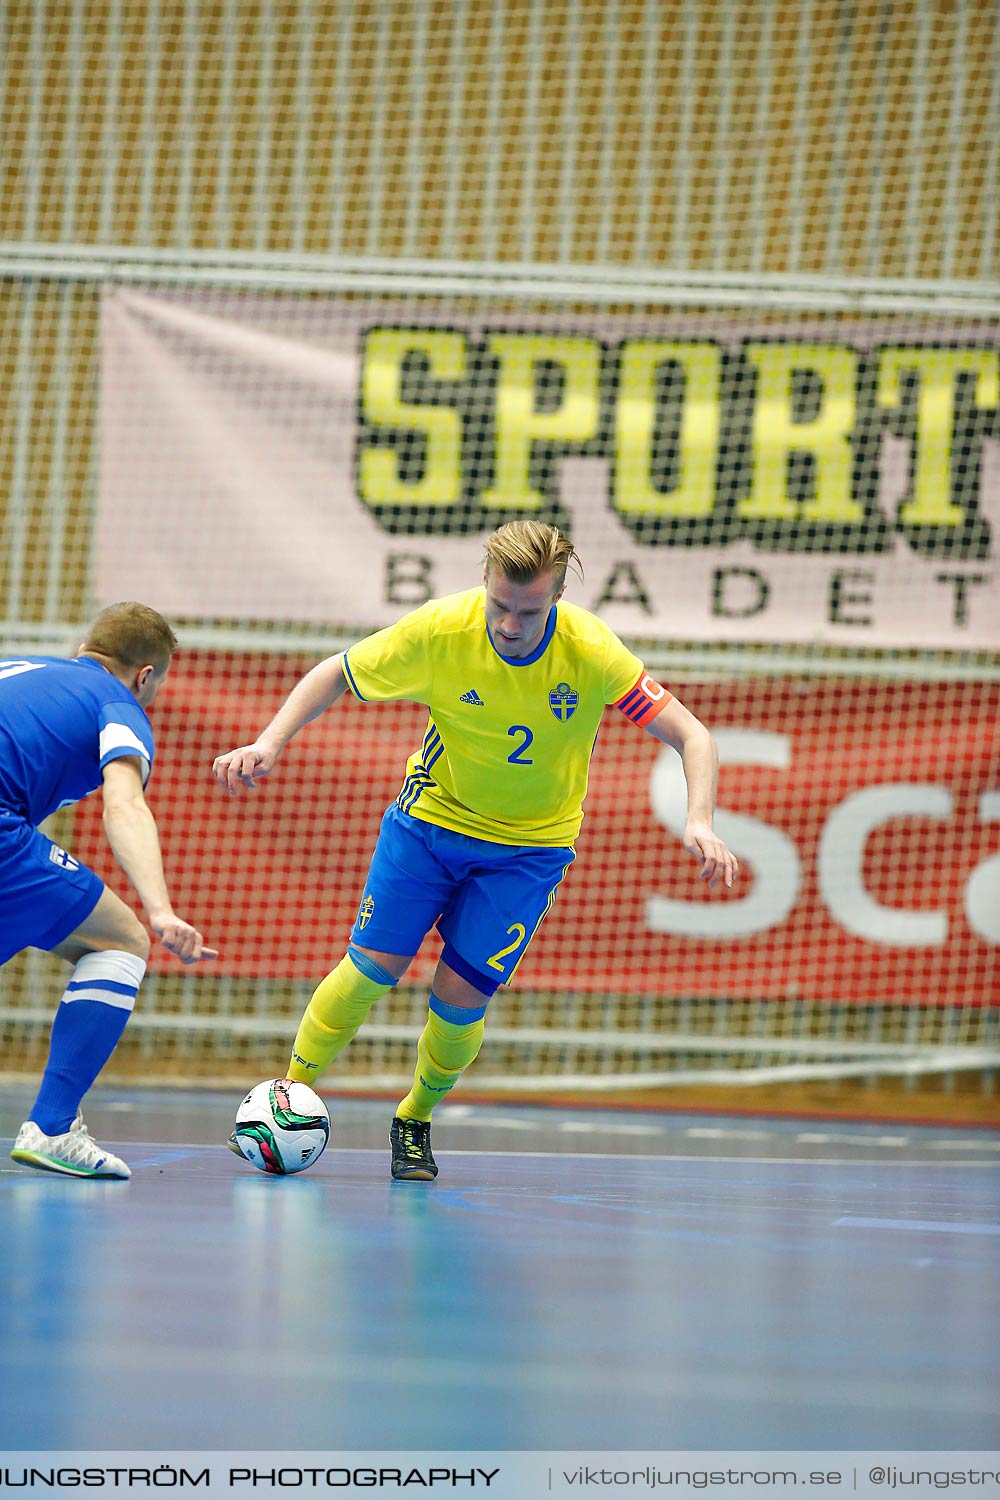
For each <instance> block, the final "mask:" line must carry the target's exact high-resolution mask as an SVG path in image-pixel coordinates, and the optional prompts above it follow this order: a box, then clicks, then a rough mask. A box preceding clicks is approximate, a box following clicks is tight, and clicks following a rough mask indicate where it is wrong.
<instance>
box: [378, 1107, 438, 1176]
mask: <svg viewBox="0 0 1000 1500" xmlns="http://www.w3.org/2000/svg"><path fill="white" fill-rule="evenodd" d="M389 1144H390V1146H391V1147H392V1175H393V1177H394V1178H395V1179H396V1181H397V1182H430V1181H431V1180H432V1179H433V1178H435V1177H436V1176H437V1174H438V1169H437V1162H436V1161H435V1160H434V1157H433V1156H432V1155H431V1126H430V1121H429V1120H401V1119H400V1118H399V1116H398V1115H396V1117H395V1118H394V1119H393V1122H392V1125H391V1126H390V1128H389Z"/></svg>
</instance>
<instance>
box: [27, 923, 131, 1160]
mask: <svg viewBox="0 0 1000 1500" xmlns="http://www.w3.org/2000/svg"><path fill="white" fill-rule="evenodd" d="M145 972H146V965H145V962H144V961H143V960H142V959H141V958H137V957H136V956H135V954H134V953H122V952H118V951H112V952H109V953H88V954H86V955H85V956H84V957H83V958H81V959H80V962H79V963H78V964H77V966H76V968H75V969H74V970H73V975H72V978H71V979H70V982H69V984H68V985H67V986H66V989H65V992H64V993H63V997H62V1000H61V1002H60V1005H59V1009H58V1010H57V1012H56V1018H55V1020H54V1021H53V1023H52V1037H51V1040H50V1042H49V1060H48V1062H47V1064H46V1066H45V1072H44V1073H43V1075H42V1082H41V1087H40V1088H39V1090H38V1097H37V1099H36V1100H35V1103H34V1105H33V1107H32V1110H31V1114H30V1116H29V1118H30V1119H32V1120H34V1122H35V1124H36V1125H37V1126H38V1128H39V1130H41V1131H43V1132H44V1134H45V1135H62V1134H63V1133H64V1132H65V1131H67V1130H68V1129H69V1128H70V1126H71V1125H72V1123H73V1121H74V1120H75V1119H76V1114H77V1110H78V1109H79V1108H80V1101H81V1099H82V1098H83V1096H84V1094H85V1093H86V1092H87V1090H88V1089H89V1088H90V1086H91V1084H92V1083H93V1082H94V1079H95V1078H96V1077H97V1075H98V1073H100V1071H101V1069H102V1068H103V1067H104V1064H105V1063H106V1062H107V1060H108V1058H109V1057H110V1056H111V1054H112V1052H113V1051H114V1050H115V1048H116V1047H117V1045H118V1041H119V1038H120V1037H121V1034H122V1032H123V1031H124V1030H125V1026H126V1024H127V1022H128V1018H129V1016H130V1015H131V1014H132V1008H133V1006H134V1005H135V997H136V993H137V991H138V989H139V985H140V983H141V982H142V976H143V974H145Z"/></svg>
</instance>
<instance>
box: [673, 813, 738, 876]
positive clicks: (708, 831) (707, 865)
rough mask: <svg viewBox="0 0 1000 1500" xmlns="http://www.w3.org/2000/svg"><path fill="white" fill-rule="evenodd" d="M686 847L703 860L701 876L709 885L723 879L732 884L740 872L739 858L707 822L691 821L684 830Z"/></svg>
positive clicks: (690, 852) (696, 857)
mask: <svg viewBox="0 0 1000 1500" xmlns="http://www.w3.org/2000/svg"><path fill="white" fill-rule="evenodd" d="M684 847H685V849H686V850H687V851H688V853H689V854H693V855H694V857H695V859H700V860H701V878H702V880H705V881H707V882H708V884H709V886H714V885H717V884H718V882H719V881H720V880H721V881H722V882H723V884H724V885H727V886H731V885H732V884H733V881H734V880H735V879H736V877H737V875H738V874H739V873H740V865H739V860H738V859H737V858H736V855H735V854H734V853H733V851H732V850H731V849H730V848H729V847H728V846H727V845H726V844H724V843H723V841H722V839H720V838H719V835H718V834H717V833H715V832H714V831H713V829H712V828H710V827H709V825H708V824H707V823H689V824H688V825H687V827H686V828H685V830H684Z"/></svg>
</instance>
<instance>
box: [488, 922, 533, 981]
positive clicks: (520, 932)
mask: <svg viewBox="0 0 1000 1500" xmlns="http://www.w3.org/2000/svg"><path fill="white" fill-rule="evenodd" d="M512 932H516V933H517V936H516V937H515V939H514V941H513V942H512V943H508V945H507V947H506V948H501V949H500V952H499V953H494V955H493V957H492V958H488V959H487V960H486V962H487V963H488V964H489V966H490V968H491V969H499V970H500V973H501V974H502V973H503V964H502V962H501V959H504V958H506V957H507V955H508V954H509V953H513V952H514V950H515V948H520V946H521V944H522V943H523V942H524V928H523V927H522V926H521V924H520V922H515V923H514V925H513V927H508V928H507V935H508V937H509V936H510V934H511V933H512Z"/></svg>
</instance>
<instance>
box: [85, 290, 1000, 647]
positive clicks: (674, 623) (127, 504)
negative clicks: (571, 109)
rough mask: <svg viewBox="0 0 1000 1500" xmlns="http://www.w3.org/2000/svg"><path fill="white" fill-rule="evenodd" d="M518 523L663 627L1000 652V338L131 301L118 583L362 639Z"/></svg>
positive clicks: (102, 576)
mask: <svg viewBox="0 0 1000 1500" xmlns="http://www.w3.org/2000/svg"><path fill="white" fill-rule="evenodd" d="M522 516H535V517H537V518H539V519H542V520H552V521H556V522H558V523H559V524H561V525H562V526H563V527H564V528H565V529H567V530H568V531H569V532H570V534H571V535H572V537H573V540H574V543H575V545H576V547H577V550H578V552H579V554H580V556H581V558H582V561H583V565H584V569H585V579H584V581H583V582H580V581H578V580H572V579H571V583H570V590H569V594H568V597H572V598H573V599H574V600H575V601H576V602H578V603H581V604H584V605H586V606H587V607H588V608H591V609H594V610H596V611H597V612H598V613H599V614H601V615H602V616H603V617H604V618H605V619H607V620H608V622H609V623H610V624H611V625H612V626H613V628H614V629H616V630H617V631H618V632H619V633H620V634H622V635H625V636H628V637H631V638H633V639H636V640H642V639H661V640H663V639H666V640H674V641H677V640H688V641H729V642H776V643H801V644H816V645H832V646H848V647H893V648H944V649H951V650H996V649H1000V570H998V567H997V561H996V558H997V535H998V529H1000V352H998V349H997V347H996V338H995V330H994V331H992V332H991V330H990V329H989V328H988V327H986V326H985V325H978V326H977V327H973V328H970V327H969V326H968V325H963V326H957V325H948V324H946V323H945V322H943V321H939V322H937V323H935V324H934V325H932V326H931V325H928V323H927V322H926V320H925V321H923V322H916V321H915V322H913V323H912V324H905V323H901V322H900V321H899V320H893V321H891V322H890V321H888V320H881V321H879V320H876V319H873V318H872V319H863V318H857V319H855V320H853V321H850V322H848V321H843V320H842V321H839V322H835V321H833V320H830V319H826V320H824V319H820V318H812V319H808V318H804V317H803V318H798V319H793V318H791V317H787V316H786V317H785V318H783V320H782V321H781V322H780V323H777V322H775V321H774V320H773V319H772V320H768V321H765V320H763V319H757V320H755V319H752V318H751V317H749V316H748V315H746V314H742V313H731V314H726V315H723V314H720V313H712V314H693V313H685V314H676V313H667V312H664V313H662V314H650V313H648V312H646V313H643V314H639V313H629V314H610V313H607V312H599V311H595V312H593V313H592V314H589V315H583V314H580V313H579V312H568V311H567V312H565V313H563V312H548V313H537V312H533V313H531V314H530V315H529V314H528V313H527V312H525V313H521V314H516V315H515V314H511V313H504V312H500V311H497V310H495V309H493V308H492V307H491V306H490V305H489V304H483V305H481V306H475V307H470V305H469V304H468V303H458V302H455V303H454V304H448V303H446V302H443V301H441V300H439V299H438V300H434V301H430V300H423V299H414V300H413V301H409V302H403V301H398V302H390V301H380V300H358V299H353V300H347V299H344V298H338V297H333V296H330V297H324V298H319V297H310V298H303V297H280V296H274V295H264V294H259V293H253V292H238V293H237V292H222V291H197V292H194V291H187V292H176V291H171V292H165V291H157V292H151V291H146V290H136V289H132V288H121V287H116V288H111V289H109V290H107V291H106V293H105V295H104V298H103V304H102V356H101V444H100V482H99V495H98V517H97V543H98V545H97V547H96V549H95V578H94V582H95V590H96V594H97V597H98V599H99V601H100V602H109V601H111V600H114V599H121V598H141V599H144V600H146V601H148V602H149V603H151V604H154V605H155V606H156V607H157V608H159V609H161V610H162V611H163V612H164V613H165V614H167V615H168V616H171V617H173V618H176V619H186V620H198V619H211V620H222V621H233V622H245V621H258V620H273V621H276V622H281V623H283V624H286V625H295V624H299V625H305V624H309V625H316V626H331V627H338V628H344V627H346V628H348V629H356V630H357V631H358V633H359V634H360V633H363V632H364V631H366V630H368V629H369V628H372V627H375V626H379V625H382V624H387V623H389V622H391V621H392V620H395V619H397V618H398V617H399V615H400V614H401V613H403V612H404V610H405V609H407V608H410V607H413V606H415V605H417V604H419V603H421V602H422V601H423V600H424V599H426V598H429V597H431V596H433V595H439V594H445V593H449V592H452V591H454V590H458V589H463V588H467V587H469V586H470V584H472V583H474V582H476V581H478V579H479V577H480V573H481V558H482V550H483V543H484V539H485V537H486V535H487V534H488V532H489V531H490V530H492V529H493V527H494V526H496V525H499V524H500V523H502V522H504V521H508V520H512V519H516V518H518V517H522Z"/></svg>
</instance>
